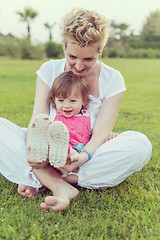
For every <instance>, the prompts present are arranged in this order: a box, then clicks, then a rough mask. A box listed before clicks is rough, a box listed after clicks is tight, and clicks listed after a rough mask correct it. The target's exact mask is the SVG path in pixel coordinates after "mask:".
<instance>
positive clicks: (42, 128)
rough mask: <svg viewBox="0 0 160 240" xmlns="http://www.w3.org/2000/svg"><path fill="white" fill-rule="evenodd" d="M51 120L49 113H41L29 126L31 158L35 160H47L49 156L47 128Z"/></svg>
mask: <svg viewBox="0 0 160 240" xmlns="http://www.w3.org/2000/svg"><path fill="white" fill-rule="evenodd" d="M50 122H51V121H50V118H49V116H48V115H47V114H39V115H38V116H37V117H36V118H35V119H34V120H33V122H32V124H31V126H30V128H29V132H30V147H31V159H32V160H34V161H35V162H39V163H41V162H45V161H46V159H47V158H48V139H47V130H48V127H49V125H50Z"/></svg>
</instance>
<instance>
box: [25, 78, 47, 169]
mask: <svg viewBox="0 0 160 240" xmlns="http://www.w3.org/2000/svg"><path fill="white" fill-rule="evenodd" d="M49 91H50V88H49V87H48V86H47V85H46V84H45V83H44V82H43V81H42V80H41V79H40V78H39V77H37V81H36V93H35V100H34V107H33V114H32V118H31V121H30V123H29V125H28V127H29V126H30V125H31V122H32V120H33V119H34V118H35V117H36V116H37V115H39V114H40V113H46V114H49V103H47V98H48V94H49ZM26 147H27V150H28V162H29V163H30V165H31V166H32V167H33V166H35V165H36V166H37V167H38V166H41V167H43V166H42V163H41V164H35V163H33V162H32V160H31V159H30V157H29V155H30V139H29V131H27V140H26Z"/></svg>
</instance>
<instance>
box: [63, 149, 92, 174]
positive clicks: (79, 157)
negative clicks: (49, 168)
mask: <svg viewBox="0 0 160 240" xmlns="http://www.w3.org/2000/svg"><path fill="white" fill-rule="evenodd" d="M87 160H88V154H87V153H86V152H81V153H78V152H77V151H75V153H73V152H72V154H71V156H70V162H69V161H68V162H67V164H65V165H64V167H62V168H60V169H59V170H60V171H61V172H62V173H63V174H68V173H70V172H73V170H75V169H76V168H78V167H80V166H82V165H83V164H84V163H85V162H86V161H87Z"/></svg>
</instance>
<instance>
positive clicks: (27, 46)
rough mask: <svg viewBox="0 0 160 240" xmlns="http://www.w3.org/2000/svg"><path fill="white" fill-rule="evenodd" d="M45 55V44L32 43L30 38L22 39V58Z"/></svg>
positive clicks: (36, 57) (35, 57) (37, 57)
mask: <svg viewBox="0 0 160 240" xmlns="http://www.w3.org/2000/svg"><path fill="white" fill-rule="evenodd" d="M43 57H44V47H43V45H40V44H39V45H36V46H34V45H32V44H31V42H30V40H29V39H27V38H26V39H22V40H21V58H22V59H41V58H43Z"/></svg>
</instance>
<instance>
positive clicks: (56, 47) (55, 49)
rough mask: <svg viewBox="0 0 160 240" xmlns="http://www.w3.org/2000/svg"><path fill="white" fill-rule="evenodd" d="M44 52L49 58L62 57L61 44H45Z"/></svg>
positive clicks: (50, 42)
mask: <svg viewBox="0 0 160 240" xmlns="http://www.w3.org/2000/svg"><path fill="white" fill-rule="evenodd" d="M45 52H46V55H47V57H49V58H59V57H61V56H62V55H63V47H62V44H60V43H55V42H52V41H49V42H47V43H46V47H45Z"/></svg>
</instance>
